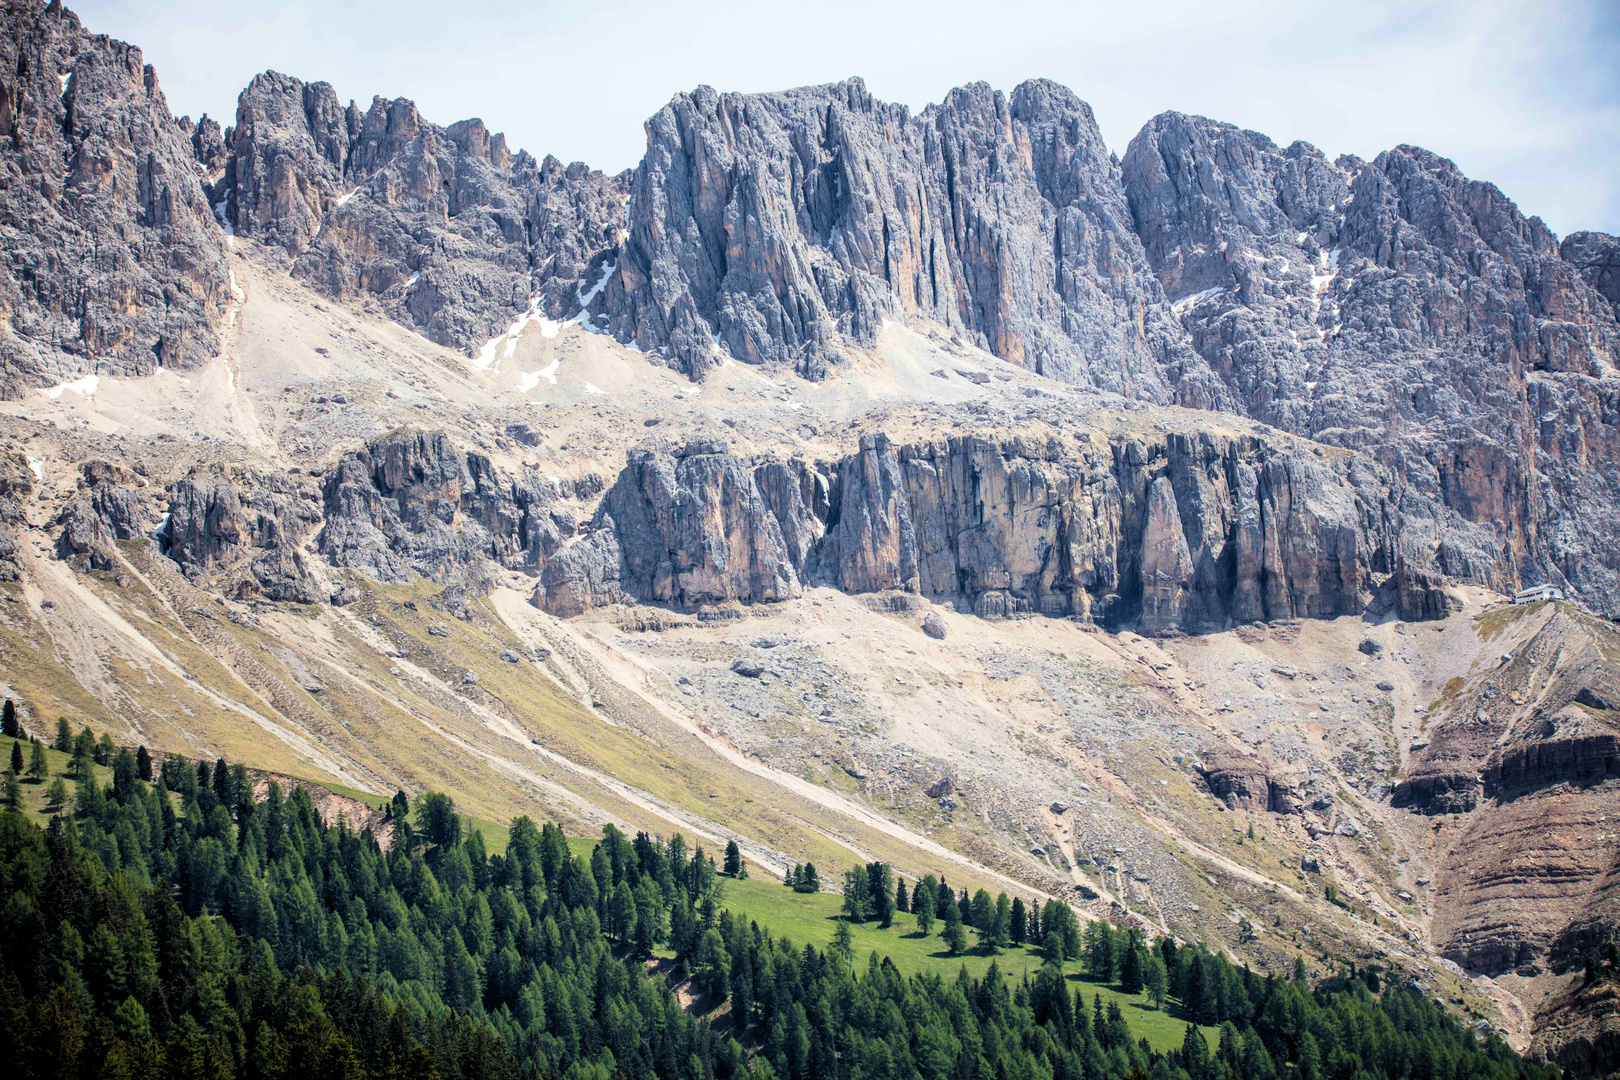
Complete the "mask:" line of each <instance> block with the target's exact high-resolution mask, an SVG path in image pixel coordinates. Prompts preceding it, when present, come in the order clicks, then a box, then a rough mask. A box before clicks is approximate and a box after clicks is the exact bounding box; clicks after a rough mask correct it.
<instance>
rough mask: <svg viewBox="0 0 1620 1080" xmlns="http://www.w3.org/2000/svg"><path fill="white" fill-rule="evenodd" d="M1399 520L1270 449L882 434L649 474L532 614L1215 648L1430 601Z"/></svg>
mask: <svg viewBox="0 0 1620 1080" xmlns="http://www.w3.org/2000/svg"><path fill="white" fill-rule="evenodd" d="M1086 438H1087V439H1088V440H1089V436H1087V437H1086ZM1427 509H1428V511H1429V513H1431V514H1432V513H1434V511H1433V508H1432V507H1430V508H1427ZM1400 519H1401V510H1400V509H1399V508H1398V507H1396V506H1394V505H1392V504H1391V502H1390V501H1389V497H1388V494H1387V489H1386V488H1384V487H1382V486H1380V477H1379V475H1378V470H1377V469H1376V468H1373V467H1371V466H1369V465H1368V464H1367V463H1366V462H1365V461H1364V459H1358V458H1351V457H1345V458H1343V459H1325V458H1322V457H1318V456H1316V455H1315V454H1313V453H1310V452H1308V451H1304V450H1301V449H1298V448H1294V447H1288V446H1273V445H1269V444H1264V443H1261V442H1259V441H1256V440H1253V439H1217V438H1214V437H1210V436H1196V437H1189V436H1181V435H1168V436H1164V437H1162V439H1161V440H1160V441H1144V440H1131V439H1124V440H1119V441H1116V442H1112V443H1107V444H1100V443H1099V444H1093V443H1091V442H1090V441H1085V442H1080V441H1075V442H1073V443H1064V442H1061V441H1060V440H1057V439H1046V440H1036V441H1031V440H1021V439H1011V440H1007V441H996V440H991V439H987V438H982V437H974V436H951V437H946V438H941V439H939V440H938V441H936V442H923V443H916V444H908V445H904V446H897V445H895V444H893V443H891V442H890V441H889V440H888V439H887V438H886V437H885V436H883V435H881V434H872V435H868V436H864V437H863V438H862V440H861V443H860V447H859V449H858V450H857V451H856V452H855V453H853V454H851V455H850V456H848V457H846V458H843V459H840V460H838V461H835V462H817V463H811V462H805V461H799V460H794V461H786V462H784V461H763V462H754V463H747V462H744V461H743V460H742V459H740V458H738V457H736V456H735V455H732V454H730V453H729V452H728V451H727V450H726V449H725V447H724V445H723V444H703V443H700V444H696V445H693V446H688V447H686V448H685V449H683V450H681V451H678V452H670V451H667V450H665V451H660V450H656V449H649V450H645V451H641V452H638V453H637V454H635V455H634V456H633V457H632V459H631V461H630V463H629V464H628V466H627V467H626V469H625V471H624V473H623V474H621V476H620V478H619V480H618V482H617V483H616V484H615V485H614V487H613V490H612V491H611V492H610V493H609V495H608V496H607V497H605V498H604V500H603V502H602V504H601V506H600V507H599V508H598V510H597V512H596V516H595V518H594V520H593V522H592V523H591V526H590V529H589V532H588V536H587V537H586V539H584V540H581V541H580V542H578V543H576V544H574V545H571V546H568V547H565V548H563V549H561V550H560V551H558V552H557V554H556V555H554V556H552V557H550V558H548V559H546V560H545V562H544V565H543V568H542V575H541V584H540V587H539V588H538V589H537V590H536V594H535V602H536V603H537V604H538V605H539V606H541V607H544V608H546V609H547V610H549V611H553V612H555V613H558V614H577V613H578V612H580V611H583V610H585V609H587V608H590V607H595V606H600V605H602V604H607V603H616V602H623V601H626V600H629V601H652V602H661V603H670V604H675V605H678V606H687V607H696V606H700V605H702V604H713V603H722V602H726V601H738V602H743V603H754V602H761V601H772V600H780V599H783V598H785V597H787V596H791V595H794V594H795V593H796V591H797V589H798V587H799V584H800V583H801V582H805V583H811V584H826V585H832V586H834V587H836V588H840V589H843V590H845V591H848V592H857V593H862V592H878V591H883V590H889V589H900V590H905V591H909V592H914V593H920V594H922V595H924V596H927V597H931V598H934V599H936V600H949V601H951V602H953V603H956V604H957V605H959V606H960V607H961V608H962V609H963V610H969V611H973V612H975V613H977V614H979V615H983V616H987V617H1005V616H1009V615H1018V614H1034V613H1039V614H1046V615H1054V616H1069V615H1077V616H1081V617H1086V618H1095V619H1096V620H1098V621H1101V622H1105V623H1118V622H1125V621H1135V620H1140V623H1141V625H1143V627H1144V628H1146V629H1149V630H1170V629H1181V630H1189V631H1198V630H1208V629H1215V628H1220V627H1224V626H1227V625H1230V624H1231V623H1233V622H1246V621H1252V620H1257V619H1277V618H1291V617H1297V616H1310V617H1316V616H1333V615H1341V614H1349V613H1357V612H1360V611H1362V610H1364V609H1365V608H1366V607H1367V606H1368V605H1369V604H1371V603H1376V602H1379V601H1380V600H1381V599H1387V600H1388V601H1389V602H1392V603H1396V604H1399V603H1402V602H1404V598H1409V597H1411V596H1419V597H1423V596H1426V595H1427V594H1426V593H1425V592H1424V591H1423V590H1422V589H1421V588H1416V587H1410V586H1408V585H1407V584H1406V583H1405V582H1404V578H1406V577H1407V576H1410V575H1411V573H1412V570H1411V569H1410V567H1411V566H1413V565H1420V566H1422V565H1425V564H1421V563H1420V560H1421V559H1422V552H1420V551H1407V550H1406V549H1405V548H1404V547H1403V540H1402V537H1401V528H1400ZM1442 596H1443V594H1442ZM1442 602H1443V601H1442ZM1403 615H1405V617H1409V618H1416V617H1421V616H1422V612H1421V611H1419V612H1403Z"/></svg>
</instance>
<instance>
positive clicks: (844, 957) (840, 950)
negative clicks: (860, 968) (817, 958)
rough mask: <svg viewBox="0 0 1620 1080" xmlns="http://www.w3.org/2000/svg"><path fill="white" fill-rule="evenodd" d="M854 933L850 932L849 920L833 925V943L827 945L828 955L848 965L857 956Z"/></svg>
mask: <svg viewBox="0 0 1620 1080" xmlns="http://www.w3.org/2000/svg"><path fill="white" fill-rule="evenodd" d="M853 938H854V935H853V934H852V933H851V932H850V929H849V923H848V922H847V921H844V922H840V923H839V924H838V925H837V926H835V927H833V936H832V943H831V944H829V945H828V946H827V955H828V956H831V957H832V958H833V959H834V960H836V961H838V963H840V964H844V965H847V964H848V963H849V962H850V961H851V960H852V959H854V957H855V945H854V941H853Z"/></svg>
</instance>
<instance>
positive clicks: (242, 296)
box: [231, 270, 247, 304]
mask: <svg viewBox="0 0 1620 1080" xmlns="http://www.w3.org/2000/svg"><path fill="white" fill-rule="evenodd" d="M231 299H232V300H235V301H236V302H237V303H238V304H240V303H241V302H242V301H244V300H246V299H247V293H245V292H243V291H242V286H240V285H238V284H237V283H236V271H235V270H232V271H231Z"/></svg>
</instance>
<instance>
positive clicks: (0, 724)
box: [0, 698, 22, 739]
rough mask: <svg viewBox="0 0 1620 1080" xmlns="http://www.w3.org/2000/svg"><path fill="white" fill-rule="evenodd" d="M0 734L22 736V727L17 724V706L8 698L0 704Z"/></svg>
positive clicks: (8, 736)
mask: <svg viewBox="0 0 1620 1080" xmlns="http://www.w3.org/2000/svg"><path fill="white" fill-rule="evenodd" d="M0 735H5V736H6V737H7V738H12V739H17V738H21V737H22V729H21V728H19V727H18V726H17V706H16V704H15V703H14V702H13V701H12V700H11V699H10V698H6V703H5V704H4V705H0Z"/></svg>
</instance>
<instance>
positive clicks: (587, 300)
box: [411, 261, 639, 382]
mask: <svg viewBox="0 0 1620 1080" xmlns="http://www.w3.org/2000/svg"><path fill="white" fill-rule="evenodd" d="M618 268H619V264H618V263H617V262H616V261H615V262H610V263H607V264H606V265H605V266H603V267H602V276H601V277H600V278H599V279H597V282H596V284H594V285H592V286H591V288H590V290H589V291H588V292H583V293H582V292H580V291H579V287H578V286H577V285H576V286H575V287H574V295H575V296H576V297H577V298H578V299H579V312H578V313H577V314H576V315H574V317H573V318H571V319H564V320H563V321H561V322H558V321H557V320H556V319H548V318H546V317H545V316H544V315H542V314H540V300H541V298H540V297H538V296H536V297H535V298H534V299H533V300H530V301H529V308H528V310H527V311H525V312H524V313H523V314H521V315H519V316H518V317H517V319H516V320H515V321H514V322H513V323H512V325H511V326H509V327H507V328H506V332H505V333H504V334H497V335H495V336H494V337H492V338H490V339H489V340H488V341H486V342H484V347H483V348H481V349H479V350H478V355H477V356H476V357H474V358H473V366H474V367H476V368H478V369H479V370H481V371H487V370H489V369H490V368H492V367H494V366H495V350H496V349H498V348H500V346H501V343H502V342H505V343H506V348H505V350H504V351H503V352H502V354H501V355H502V356H503V357H506V358H510V357H511V355H512V353H513V352H514V351H516V349H517V343H518V338H520V337H522V336H523V331H524V329H525V328H526V327H527V326H528V325H529V324H530V323H539V324H540V336H542V337H548V338H554V337H556V336H557V335H558V333H560V332H561V331H562V328H563V327H565V326H582V327H584V328H585V329H586V330H591V326H590V323H589V321H588V315H587V313H586V308H588V307H589V306H590V304H591V301H593V300H595V299H596V297H597V296H598V295H599V294H600V293H601V292H602V289H603V287H605V286H606V285H607V281H608V278H610V277H612V276H613V272H614V271H615V270H617V269H618ZM411 280H413V281H414V280H415V278H412V279H411ZM591 332H592V333H595V332H596V331H594V330H592V331H591ZM638 351H639V350H638ZM552 381H553V382H555V381H556V380H552Z"/></svg>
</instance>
